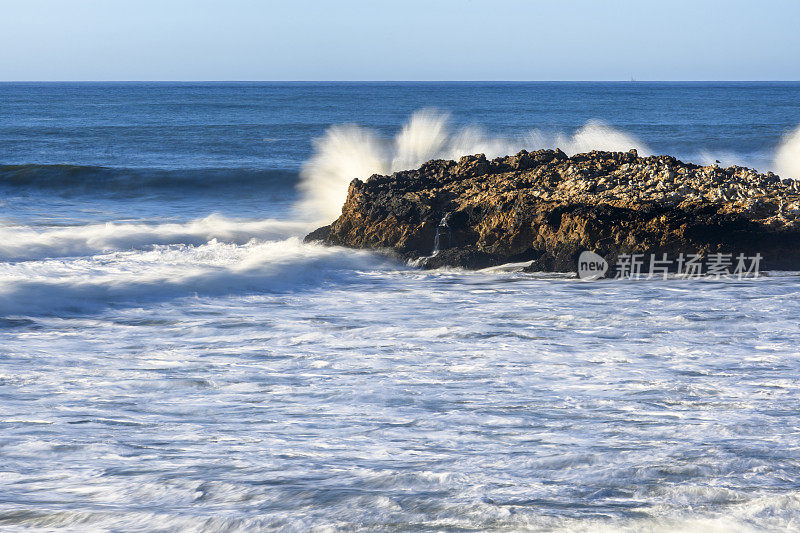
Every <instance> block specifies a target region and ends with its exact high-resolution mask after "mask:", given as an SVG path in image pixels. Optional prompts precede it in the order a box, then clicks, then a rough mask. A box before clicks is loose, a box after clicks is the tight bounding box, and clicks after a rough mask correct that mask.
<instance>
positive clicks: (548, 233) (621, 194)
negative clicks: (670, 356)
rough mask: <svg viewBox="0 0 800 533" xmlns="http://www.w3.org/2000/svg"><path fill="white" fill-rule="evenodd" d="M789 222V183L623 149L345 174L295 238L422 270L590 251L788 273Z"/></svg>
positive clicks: (478, 158) (798, 210) (560, 263)
mask: <svg viewBox="0 0 800 533" xmlns="http://www.w3.org/2000/svg"><path fill="white" fill-rule="evenodd" d="M799 220H800V191H798V185H797V182H795V181H794V180H788V179H784V180H781V179H779V178H778V176H776V175H774V174H772V173H770V172H768V173H766V174H760V173H757V172H755V171H753V170H751V169H747V168H742V167H736V166H732V167H728V168H720V167H719V166H717V165H711V166H699V165H693V164H688V163H683V162H681V161H679V160H677V159H675V158H674V157H670V156H651V157H646V158H642V157H639V156H638V154H637V153H636V151H635V150H631V151H630V152H598V151H593V152H590V153H584V154H577V155H575V156H572V157H567V156H566V154H564V153H563V152H561V151H560V150H540V151H536V152H527V151H522V152H519V153H518V154H516V155H510V156H506V157H500V158H496V159H493V160H491V161H490V160H487V159H486V157H485V156H484V155H482V154H479V155H474V156H465V157H462V158H461V159H459V160H458V161H444V160H434V161H429V162H427V163H425V164H424V165H422V166H421V167H420V168H419V169H416V170H408V171H403V172H397V173H395V174H392V175H391V176H381V175H373V176H372V177H370V178H369V179H367V180H366V181H362V180H359V179H355V180H353V181H352V182H351V183H350V187H349V190H348V195H347V200H346V202H345V204H344V206H343V208H342V215H341V216H340V217H339V218H338V219H336V220H335V221H333V223H332V224H331V225H330V226H325V227H323V228H320V229H318V230H316V231H314V232H313V233H311V234H309V235H308V236H307V237H306V240H307V241H320V242H324V243H327V244H332V245H341V246H348V247H353V248H371V249H384V250H391V251H393V252H394V253H397V254H399V255H400V256H402V257H403V258H405V259H409V260H414V261H416V262H417V263H418V264H420V265H421V266H423V267H428V268H437V267H442V266H454V267H463V268H470V269H475V268H483V267H488V266H493V265H498V264H502V263H513V262H524V261H532V264H531V265H530V267H529V269H530V270H542V271H572V270H574V268H575V260H576V258H577V256H578V254H579V253H580V252H581V251H583V250H591V251H594V252H596V253H598V254H600V255H601V256H603V257H604V258H606V259H607V260H609V261H614V260H615V258H616V257H617V256H618V255H620V254H631V253H645V254H649V253H656V254H662V253H669V254H678V253H681V252H682V253H702V254H709V253H715V252H719V253H733V254H737V253H746V254H749V255H754V254H756V253H760V254H761V256H762V257H763V258H764V260H763V261H764V262H763V266H765V267H768V268H771V269H786V270H800V224H799V223H798V221H799Z"/></svg>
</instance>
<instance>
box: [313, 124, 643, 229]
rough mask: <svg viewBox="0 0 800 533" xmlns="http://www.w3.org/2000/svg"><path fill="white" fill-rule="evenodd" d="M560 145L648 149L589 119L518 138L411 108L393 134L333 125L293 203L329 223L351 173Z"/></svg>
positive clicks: (577, 148) (584, 149)
mask: <svg viewBox="0 0 800 533" xmlns="http://www.w3.org/2000/svg"><path fill="white" fill-rule="evenodd" d="M556 147H557V148H561V149H562V150H563V151H564V152H566V153H567V154H569V155H573V154H576V153H580V152H587V151H591V150H608V151H627V150H630V149H631V148H636V149H637V150H638V151H639V153H641V154H643V155H646V154H649V153H650V150H649V149H648V148H647V146H645V145H644V144H643V143H642V142H641V141H639V140H638V139H636V138H635V137H633V136H631V135H629V134H626V133H624V132H621V131H619V130H617V129H614V128H612V127H611V126H609V125H607V124H605V123H603V122H601V121H598V120H593V121H590V122H588V123H587V124H586V125H585V126H583V127H582V128H580V129H579V130H578V131H576V132H575V133H573V134H571V135H568V134H563V133H557V134H547V133H545V132H543V131H540V130H536V129H531V131H530V132H529V133H528V134H527V135H523V136H520V137H518V138H504V137H491V136H489V135H487V134H486V133H485V132H484V131H483V130H481V129H480V128H478V127H476V126H469V127H463V128H458V129H453V128H452V127H451V125H450V117H449V115H447V114H445V113H440V112H436V111H433V110H421V111H417V112H415V113H414V114H413V115H412V116H411V118H410V119H409V120H408V122H406V124H405V125H403V127H402V129H401V130H400V132H398V133H397V135H396V136H395V137H394V139H385V138H381V137H379V136H378V135H377V134H376V133H375V132H373V131H371V130H369V129H367V128H363V127H360V126H357V125H355V124H348V125H344V126H333V127H331V128H329V129H328V131H326V132H325V134H324V135H323V136H322V137H321V138H319V139H317V140H315V142H314V153H313V155H312V156H311V158H310V159H309V160H308V162H307V163H306V164H305V165H303V168H302V171H301V177H300V185H299V189H300V191H301V193H302V195H303V198H302V200H301V201H300V203H299V204H298V210H299V212H300V214H301V215H302V216H303V217H304V218H306V219H310V220H315V221H318V222H323V221H324V222H330V221H331V220H334V219H336V218H337V217H338V216H339V214H340V213H341V208H342V205H343V204H344V202H345V200H346V197H347V186H348V184H349V183H350V182H351V181H352V180H353V179H355V178H359V179H366V178H368V177H369V176H371V175H373V174H389V173H392V172H397V171H400V170H409V169H413V168H417V167H419V166H420V165H422V164H423V163H425V162H426V161H430V160H431V159H457V158H459V157H461V156H463V155H473V154H479V153H482V154H485V155H486V157H489V158H494V157H499V156H504V155H508V154H514V153H517V152H519V151H520V150H523V149H525V150H539V149H542V148H556Z"/></svg>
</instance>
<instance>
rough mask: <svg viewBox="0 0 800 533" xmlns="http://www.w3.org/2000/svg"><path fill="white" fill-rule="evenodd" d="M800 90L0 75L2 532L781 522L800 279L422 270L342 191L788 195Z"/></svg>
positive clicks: (724, 526) (799, 419) (796, 399)
mask: <svg viewBox="0 0 800 533" xmlns="http://www.w3.org/2000/svg"><path fill="white" fill-rule="evenodd" d="M799 126H800V83H643V82H620V83H588V82H587V83H555V82H553V83H0V529H5V530H9V531H17V530H39V531H53V530H60V529H64V530H69V531H79V530H81V531H254V530H281V531H340V530H341V531H490V530H491V531H493V530H502V531H587V532H588V531H648V532H662V531H664V532H666V531H698V532H706V531H719V532H723V531H724V532H727V531H797V530H798V528H800V488H798V483H797V480H798V479H800V386H799V385H800V361H799V360H798V357H797V353H798V351H797V346H798V344H800V330H799V329H798V326H797V316H798V314H800V277H798V273H793V272H782V273H773V274H772V275H770V276H763V277H760V278H758V279H750V280H728V279H724V278H723V279H719V280H680V279H671V280H666V281H664V280H661V281H644V280H640V281H635V280H626V281H617V282H614V281H599V282H593V283H583V282H580V281H578V280H576V279H574V277H572V276H570V275H567V274H544V273H540V274H536V273H524V272H520V271H518V269H516V268H513V267H509V268H500V269H492V270H488V271H478V272H465V271H460V270H454V269H442V270H432V271H423V270H419V269H417V268H415V267H414V266H413V265H408V264H404V263H400V262H397V261H396V260H393V259H391V258H387V257H385V256H383V255H377V254H373V253H370V252H367V251H355V250H346V249H340V248H327V247H323V246H320V245H317V244H303V242H302V238H303V236H304V235H305V234H306V233H307V232H308V231H310V230H312V229H314V228H316V227H318V226H320V225H323V224H328V223H330V221H332V220H333V219H335V218H336V217H337V216H338V213H339V212H340V210H341V206H342V202H343V201H344V195H345V193H346V189H347V185H348V183H349V182H350V181H351V180H352V179H353V178H366V177H368V176H369V175H371V174H373V173H391V172H394V171H397V170H403V169H408V168H415V167H417V166H419V165H420V164H421V163H423V162H425V161H427V160H429V159H434V158H457V157H459V156H461V155H465V154H475V153H485V154H486V155H487V156H489V157H496V156H501V155H506V154H508V153H516V152H517V151H519V150H522V149H526V150H529V151H530V150H534V149H540V148H552V147H556V146H557V147H559V148H561V149H562V150H564V151H565V152H567V153H568V154H574V153H580V152H585V151H590V150H593V149H600V150H622V151H627V150H629V149H631V148H635V149H637V150H638V152H639V154H640V155H649V154H670V155H674V156H677V157H678V158H680V159H683V160H685V161H689V162H694V163H698V164H703V165H706V164H716V162H719V164H721V165H733V164H735V165H743V166H749V167H753V168H756V169H758V170H759V171H762V172H767V171H772V172H775V173H777V174H779V175H781V176H782V177H790V178H800V129H798V127H799Z"/></svg>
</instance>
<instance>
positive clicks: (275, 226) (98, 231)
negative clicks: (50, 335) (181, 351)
mask: <svg viewBox="0 0 800 533" xmlns="http://www.w3.org/2000/svg"><path fill="white" fill-rule="evenodd" d="M310 229H313V228H311V227H310V226H308V224H305V223H302V222H292V221H282V220H272V219H270V220H254V221H248V220H234V219H228V218H225V217H223V216H220V215H210V216H207V217H205V218H201V219H197V220H193V221H190V222H187V223H185V224H179V223H166V224H146V223H141V222H140V223H107V224H88V225H83V226H65V227H63V226H62V227H53V226H48V227H37V226H0V261H28V260H37V259H45V258H56V257H79V256H86V255H94V254H98V253H106V252H110V251H114V250H143V249H150V248H152V247H153V246H158V245H169V244H182V245H190V246H197V245H201V244H205V243H207V242H209V241H211V240H214V239H218V240H220V241H224V242H228V243H232V244H245V243H247V242H248V241H250V240H252V239H259V240H265V241H266V240H276V239H286V238H288V237H290V236H294V235H302V234H304V233H306V232H307V231H308V230H310Z"/></svg>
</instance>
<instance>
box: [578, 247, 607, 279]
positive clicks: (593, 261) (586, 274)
mask: <svg viewBox="0 0 800 533" xmlns="http://www.w3.org/2000/svg"><path fill="white" fill-rule="evenodd" d="M606 272H608V262H607V261H606V260H605V259H603V258H602V257H600V256H599V255H597V254H596V253H594V252H589V251H588V250H587V251H585V252H581V255H580V256H579V257H578V277H579V278H580V279H582V280H584V281H594V280H596V279H600V278H602V277H603V276H605V274H606Z"/></svg>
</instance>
